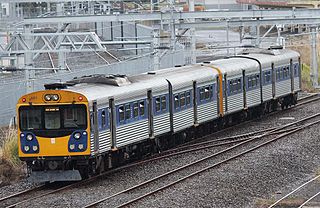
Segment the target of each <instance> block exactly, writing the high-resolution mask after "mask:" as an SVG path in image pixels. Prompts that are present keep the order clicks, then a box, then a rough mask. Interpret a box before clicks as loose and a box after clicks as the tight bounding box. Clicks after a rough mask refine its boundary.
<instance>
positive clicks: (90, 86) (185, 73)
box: [67, 49, 299, 105]
mask: <svg viewBox="0 0 320 208" xmlns="http://www.w3.org/2000/svg"><path fill="white" fill-rule="evenodd" d="M241 56H247V57H251V58H256V59H258V60H259V61H260V62H261V64H262V66H263V68H271V65H270V63H271V62H274V63H275V64H276V65H282V64H284V63H289V61H288V60H290V59H293V61H297V59H298V57H299V54H298V53H297V52H295V51H292V50H287V49H283V50H276V51H261V50H260V51H253V52H249V54H248V53H247V52H245V53H244V55H241ZM208 65H212V66H215V67H218V68H219V69H221V71H222V73H223V74H225V73H226V74H227V75H228V76H230V77H232V76H233V75H236V74H239V73H240V74H241V73H242V72H241V71H242V70H243V69H245V70H246V73H247V74H250V72H256V71H259V65H258V63H257V61H254V60H250V59H243V58H235V57H231V58H227V59H220V60H215V61H211V62H210V64H202V65H201V64H195V65H190V66H182V67H173V68H167V69H163V70H159V71H152V72H149V73H144V74H139V75H135V76H131V77H128V80H129V81H130V84H127V85H122V86H114V85H108V84H99V83H80V84H76V85H74V86H71V87H68V89H67V90H68V91H74V92H78V93H81V94H83V95H84V96H86V97H87V98H88V100H89V102H90V103H91V102H92V101H93V100H97V102H98V105H99V104H101V105H107V103H108V100H109V98H111V97H114V98H115V101H116V104H119V103H121V102H125V101H126V100H130V99H131V100H132V99H141V98H145V97H146V92H147V90H149V89H152V91H153V95H154V96H155V95H158V94H162V93H165V92H166V91H167V88H168V82H167V80H168V81H170V83H172V85H173V90H179V89H178V88H179V86H180V87H181V88H183V87H185V86H186V83H187V85H189V86H192V82H193V81H197V82H199V83H201V82H208V81H212V80H214V79H215V77H216V76H217V75H218V73H217V71H215V70H214V69H212V68H211V67H209V66H208ZM177 86H178V87H177Z"/></svg>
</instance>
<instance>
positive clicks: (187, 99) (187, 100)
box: [186, 91, 191, 105]
mask: <svg viewBox="0 0 320 208" xmlns="http://www.w3.org/2000/svg"><path fill="white" fill-rule="evenodd" d="M190 103H191V95H190V91H187V92H186V104H187V105H190Z"/></svg>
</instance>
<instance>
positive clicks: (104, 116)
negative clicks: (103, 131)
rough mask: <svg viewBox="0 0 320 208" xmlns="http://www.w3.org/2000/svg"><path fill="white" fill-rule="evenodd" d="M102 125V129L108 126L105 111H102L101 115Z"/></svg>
mask: <svg viewBox="0 0 320 208" xmlns="http://www.w3.org/2000/svg"><path fill="white" fill-rule="evenodd" d="M101 119H102V121H101V124H102V127H105V126H106V111H105V110H102V113H101Z"/></svg>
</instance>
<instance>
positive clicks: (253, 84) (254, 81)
mask: <svg viewBox="0 0 320 208" xmlns="http://www.w3.org/2000/svg"><path fill="white" fill-rule="evenodd" d="M251 83H252V87H255V86H256V79H255V77H254V76H252V77H251Z"/></svg>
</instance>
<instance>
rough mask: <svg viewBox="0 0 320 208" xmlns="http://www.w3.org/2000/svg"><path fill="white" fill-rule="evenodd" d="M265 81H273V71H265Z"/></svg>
mask: <svg viewBox="0 0 320 208" xmlns="http://www.w3.org/2000/svg"><path fill="white" fill-rule="evenodd" d="M264 78H265V80H264V81H265V83H269V82H270V81H271V71H266V72H265V77H264Z"/></svg>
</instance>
